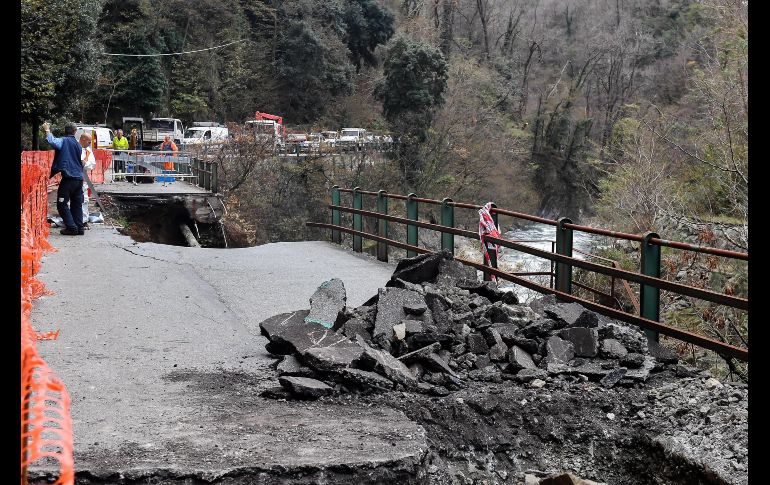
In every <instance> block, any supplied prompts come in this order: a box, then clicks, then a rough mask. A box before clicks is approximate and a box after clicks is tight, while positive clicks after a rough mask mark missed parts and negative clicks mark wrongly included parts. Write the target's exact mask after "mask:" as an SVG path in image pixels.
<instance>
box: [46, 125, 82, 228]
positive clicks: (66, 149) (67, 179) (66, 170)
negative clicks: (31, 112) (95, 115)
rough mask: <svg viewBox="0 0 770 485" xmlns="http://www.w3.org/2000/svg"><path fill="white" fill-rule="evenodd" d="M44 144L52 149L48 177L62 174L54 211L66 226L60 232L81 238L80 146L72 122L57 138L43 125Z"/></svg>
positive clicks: (49, 127) (48, 126)
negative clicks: (56, 211)
mask: <svg viewBox="0 0 770 485" xmlns="http://www.w3.org/2000/svg"><path fill="white" fill-rule="evenodd" d="M43 130H45V133H46V136H45V139H46V141H47V142H48V143H49V144H50V145H51V146H52V147H53V148H54V150H55V155H54V157H53V164H52V165H51V174H50V177H53V176H54V175H56V174H57V173H61V182H59V188H58V189H57V191H56V209H57V210H58V211H59V216H61V218H62V220H63V221H64V225H65V226H66V227H65V228H64V229H62V230H61V233H62V234H63V235H65V236H82V235H83V234H85V231H84V230H83V179H84V176H83V164H82V162H81V156H82V153H83V147H82V146H81V145H80V143H78V141H77V140H76V139H75V132H76V131H77V126H75V123H67V124H66V125H64V137H62V138H57V137H55V136H53V134H52V133H51V125H50V124H49V123H48V122H45V123H43Z"/></svg>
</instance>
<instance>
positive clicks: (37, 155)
mask: <svg viewBox="0 0 770 485" xmlns="http://www.w3.org/2000/svg"><path fill="white" fill-rule="evenodd" d="M53 156H54V151H53V150H47V151H26V152H21V162H22V164H24V163H25V162H32V163H42V164H46V163H47V165H48V168H47V170H48V171H50V170H51V164H52V163H53ZM94 158H95V159H96V166H95V167H94V168H93V169H91V170H87V171H86V173H88V178H89V179H91V182H93V183H95V184H103V183H104V182H105V181H106V179H105V174H106V173H107V170H108V169H109V168H110V167H112V152H111V151H109V150H102V149H97V150H94ZM46 173H48V172H46ZM60 180H61V174H57V175H56V176H55V177H53V178H51V179H50V180H49V181H48V187H55V186H57V185H58V184H59V181H60Z"/></svg>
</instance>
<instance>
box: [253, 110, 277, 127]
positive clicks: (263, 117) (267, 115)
mask: <svg viewBox="0 0 770 485" xmlns="http://www.w3.org/2000/svg"><path fill="white" fill-rule="evenodd" d="M254 119H256V120H273V121H276V122H278V124H279V125H283V116H276V115H271V114H270V113H260V112H259V111H257V112H256V113H255V114H254Z"/></svg>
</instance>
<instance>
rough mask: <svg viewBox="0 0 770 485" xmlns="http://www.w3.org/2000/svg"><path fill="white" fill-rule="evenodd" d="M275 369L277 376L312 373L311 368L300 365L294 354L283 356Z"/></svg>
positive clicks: (310, 374)
mask: <svg viewBox="0 0 770 485" xmlns="http://www.w3.org/2000/svg"><path fill="white" fill-rule="evenodd" d="M275 370H277V371H278V375H279V376H299V377H310V376H312V375H313V370H312V369H310V368H309V367H305V366H304V365H302V363H301V362H300V361H299V360H298V359H297V358H296V357H295V356H294V355H286V356H284V358H283V360H281V362H279V363H278V365H277V366H276V368H275Z"/></svg>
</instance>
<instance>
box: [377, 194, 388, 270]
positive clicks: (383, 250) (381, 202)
mask: <svg viewBox="0 0 770 485" xmlns="http://www.w3.org/2000/svg"><path fill="white" fill-rule="evenodd" d="M377 212H379V213H380V214H387V213H388V193H387V192H385V191H384V190H378V191H377ZM377 235H378V236H380V237H388V221H386V220H385V219H377ZM377 259H379V260H380V261H384V262H386V263H387V262H388V243H386V242H381V241H377Z"/></svg>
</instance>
